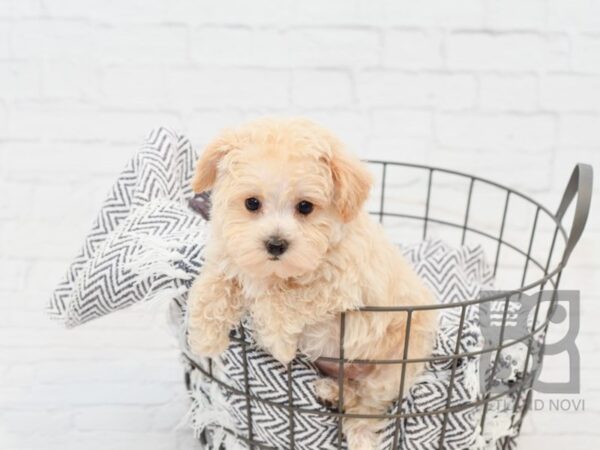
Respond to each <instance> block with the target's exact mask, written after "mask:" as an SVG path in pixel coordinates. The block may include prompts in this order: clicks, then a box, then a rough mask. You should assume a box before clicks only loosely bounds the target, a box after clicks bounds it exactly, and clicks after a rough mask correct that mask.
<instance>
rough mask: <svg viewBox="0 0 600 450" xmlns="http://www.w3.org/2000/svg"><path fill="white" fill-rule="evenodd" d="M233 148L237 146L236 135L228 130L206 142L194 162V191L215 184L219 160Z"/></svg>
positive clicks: (203, 189)
mask: <svg viewBox="0 0 600 450" xmlns="http://www.w3.org/2000/svg"><path fill="white" fill-rule="evenodd" d="M234 148H237V139H236V135H235V133H234V132H233V131H229V130H228V131H225V132H223V133H222V134H221V135H220V136H219V137H218V138H217V139H215V140H214V141H212V142H211V143H210V144H208V146H207V147H206V148H205V149H204V151H203V152H202V155H201V156H200V159H199V160H198V163H197V164H196V174H195V175H194V178H193V179H192V189H193V190H194V192H196V193H200V192H204V191H207V190H209V189H210V188H211V187H212V186H213V185H214V184H215V181H216V179H217V172H218V169H219V162H220V161H221V160H222V159H223V157H224V156H225V155H226V154H227V153H229V152H230V151H231V150H233V149H234Z"/></svg>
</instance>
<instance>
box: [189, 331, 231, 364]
mask: <svg viewBox="0 0 600 450" xmlns="http://www.w3.org/2000/svg"><path fill="white" fill-rule="evenodd" d="M188 344H189V346H190V349H191V350H192V353H194V354H195V355H198V356H206V357H209V358H214V357H216V356H219V355H220V354H221V353H223V352H224V351H225V350H227V347H229V331H228V330H227V331H223V329H217V328H216V327H210V326H207V327H196V326H193V327H192V326H190V327H189V328H188Z"/></svg>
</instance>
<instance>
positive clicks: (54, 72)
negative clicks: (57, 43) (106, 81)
mask: <svg viewBox="0 0 600 450" xmlns="http://www.w3.org/2000/svg"><path fill="white" fill-rule="evenodd" d="M41 78H42V83H41V85H42V93H43V96H44V97H45V98H51V99H69V100H84V101H90V100H97V99H98V98H99V96H100V92H99V85H100V82H99V71H98V69H97V67H96V66H95V65H94V64H93V63H88V62H82V61H44V63H43V65H42V70H41Z"/></svg>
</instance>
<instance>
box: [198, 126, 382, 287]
mask: <svg viewBox="0 0 600 450" xmlns="http://www.w3.org/2000/svg"><path fill="white" fill-rule="evenodd" d="M370 186H371V176H370V174H369V172H368V171H367V169H366V168H365V167H364V165H363V164H362V163H361V162H360V161H359V160H358V159H356V158H354V157H353V156H350V155H348V154H346V153H345V152H344V149H343V146H342V144H341V143H340V142H339V141H338V140H337V139H336V138H335V137H334V136H333V135H332V134H331V133H329V132H328V131H327V130H325V129H324V128H322V127H320V126H318V125H316V124H314V123H312V122H310V121H308V120H304V119H278V120H275V119H261V120H259V121H256V122H252V123H249V124H248V125H246V126H244V127H241V128H239V129H237V130H228V131H225V132H223V133H222V134H221V135H220V136H219V137H217V139H215V140H214V141H213V142H212V143H211V144H209V145H208V147H207V148H206V149H205V151H204V153H203V155H202V156H201V158H200V160H199V161H198V166H197V170H196V176H195V178H194V180H193V188H194V191H196V192H202V191H206V190H208V189H212V210H211V221H212V229H213V238H214V239H218V240H219V241H220V242H219V243H220V244H221V245H220V248H221V249H222V250H223V251H224V252H225V253H226V255H224V256H226V257H228V258H229V259H230V260H231V261H233V262H234V263H235V264H236V266H237V267H238V268H239V270H241V271H242V272H244V273H246V274H248V275H251V276H254V277H261V278H266V277H271V276H276V277H279V278H289V277H295V276H300V275H303V274H306V273H309V272H311V271H312V270H314V269H316V268H317V266H318V265H319V263H320V262H321V261H322V260H323V258H324V256H325V255H326V253H327V251H328V249H329V248H330V246H332V245H336V244H337V242H339V239H340V237H341V229H342V226H343V224H344V223H347V222H350V221H352V220H353V219H354V218H355V217H356V216H357V215H358V213H359V212H360V210H361V208H362V206H363V204H364V202H365V200H366V198H367V196H368V193H369V188H370Z"/></svg>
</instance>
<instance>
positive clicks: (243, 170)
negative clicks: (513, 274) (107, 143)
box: [188, 119, 437, 450]
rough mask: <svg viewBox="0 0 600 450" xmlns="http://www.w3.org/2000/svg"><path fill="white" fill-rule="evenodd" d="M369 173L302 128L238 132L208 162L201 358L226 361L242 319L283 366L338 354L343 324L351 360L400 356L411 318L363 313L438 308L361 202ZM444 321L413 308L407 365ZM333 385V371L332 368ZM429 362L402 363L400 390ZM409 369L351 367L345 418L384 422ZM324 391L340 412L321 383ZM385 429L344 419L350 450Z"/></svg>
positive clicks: (326, 366)
mask: <svg viewBox="0 0 600 450" xmlns="http://www.w3.org/2000/svg"><path fill="white" fill-rule="evenodd" d="M370 186H371V176H370V174H369V172H368V171H367V169H366V167H365V166H364V165H363V164H362V163H361V162H360V161H359V160H358V159H356V158H354V157H352V156H350V155H349V154H347V153H346V152H345V151H344V148H343V145H342V144H341V143H340V141H338V139H337V138H335V137H334V136H333V135H332V134H331V133H329V132H328V131H327V130H325V129H324V128H322V127H320V126H318V125H316V124H314V123H312V122H310V121H308V120H304V119H261V120H258V121H255V122H252V123H249V124H247V125H246V126H243V127H241V128H239V129H237V130H230V131H226V132H224V133H223V134H222V135H220V136H219V137H218V138H217V139H216V140H215V141H214V142H212V143H211V144H210V145H209V146H208V147H207V148H206V150H205V151H204V153H203V155H202V156H201V158H200V160H199V162H198V166H197V173H196V176H195V179H194V181H193V188H194V190H195V191H196V192H202V191H206V190H209V189H212V194H211V199H212V210H211V222H210V226H211V239H210V240H209V242H208V244H207V247H206V254H205V264H204V267H203V270H202V273H201V275H200V276H199V277H198V278H197V279H196V281H195V282H194V284H193V286H192V289H191V291H190V294H189V314H188V330H189V335H188V336H189V337H188V339H189V344H190V347H191V349H192V351H193V352H194V353H196V354H198V355H202V356H212V357H215V356H218V355H219V354H220V353H222V352H224V351H225V350H226V349H227V347H228V345H229V331H230V329H231V328H233V327H234V326H236V325H237V324H238V323H239V321H240V319H241V317H242V315H243V314H244V313H246V312H247V313H249V314H250V316H251V319H252V323H253V328H254V334H255V338H256V340H257V342H258V344H259V345H261V346H262V347H263V348H265V349H266V350H267V351H268V352H270V353H271V354H272V355H273V356H274V357H275V358H276V359H277V360H279V361H280V362H281V363H282V364H286V363H288V362H289V361H291V360H292V359H293V358H294V356H295V355H296V352H297V350H298V349H299V350H300V351H301V352H303V353H305V354H306V355H308V356H309V357H310V358H313V359H315V360H317V358H319V357H321V356H325V357H339V336H340V313H341V312H342V311H348V312H347V313H346V325H345V339H344V353H345V355H344V357H345V358H347V359H349V360H357V359H360V360H365V359H366V360H386V359H388V360H389V359H402V357H403V351H404V346H405V342H404V341H405V331H406V326H407V317H408V314H407V313H406V312H360V311H356V309H357V308H360V307H365V306H384V307H385V306H388V307H389V306H418V305H425V304H431V303H433V301H434V300H433V298H432V296H431V295H430V293H429V291H428V290H427V289H426V287H425V286H424V284H423V283H422V281H421V280H420V279H419V278H418V276H417V275H416V274H415V273H414V272H413V270H412V269H411V267H409V265H408V264H407V262H406V261H405V260H404V259H403V257H402V256H401V254H400V253H399V251H398V249H397V248H396V246H395V245H393V244H392V243H391V242H390V241H388V239H387V238H386V237H385V234H384V232H383V230H382V228H381V227H380V226H379V224H377V223H375V222H374V221H372V220H371V219H370V218H369V216H368V214H367V212H366V211H364V210H363V205H364V203H365V200H366V199H367V197H368V194H369V189H370ZM436 327H437V315H436V313H435V311H431V310H415V311H414V312H413V313H412V318H411V324H410V339H409V343H408V347H407V349H408V357H409V358H410V359H416V358H424V357H427V356H428V355H429V354H430V352H431V350H432V346H433V341H434V336H435V331H436ZM318 365H319V366H320V367H321V369H322V371H323V372H324V373H326V374H329V375H331V376H334V377H337V375H338V374H337V370H336V369H337V367H338V366H337V364H335V363H331V362H326V361H322V362H321V363H320V364H319V363H318ZM421 368H422V363H409V364H406V369H405V381H404V392H406V391H407V389H408V387H409V386H410V385H411V383H412V381H413V380H414V378H415V375H416V374H417V373H418V372H419V370H421ZM401 369H402V365H401V364H358V363H357V364H348V365H347V366H345V377H344V384H343V387H344V392H343V401H344V405H343V406H344V411H345V412H346V413H350V414H384V413H385V412H386V410H387V409H388V408H389V406H390V405H391V403H392V402H393V401H394V399H396V398H397V397H398V393H399V388H400V380H401ZM315 388H316V392H317V394H318V395H319V397H320V398H321V399H323V400H324V401H326V402H330V403H336V402H337V401H338V383H337V380H334V379H333V378H329V377H324V378H322V379H320V380H318V381H317V383H316V386H315ZM383 424H384V422H383V421H382V420H379V419H369V418H362V419H361V418H346V419H345V420H344V421H343V431H344V434H345V436H346V438H347V440H348V445H349V448H350V449H351V450H371V449H375V448H377V445H378V435H377V432H378V431H379V430H380V429H381V427H382V425H383Z"/></svg>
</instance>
